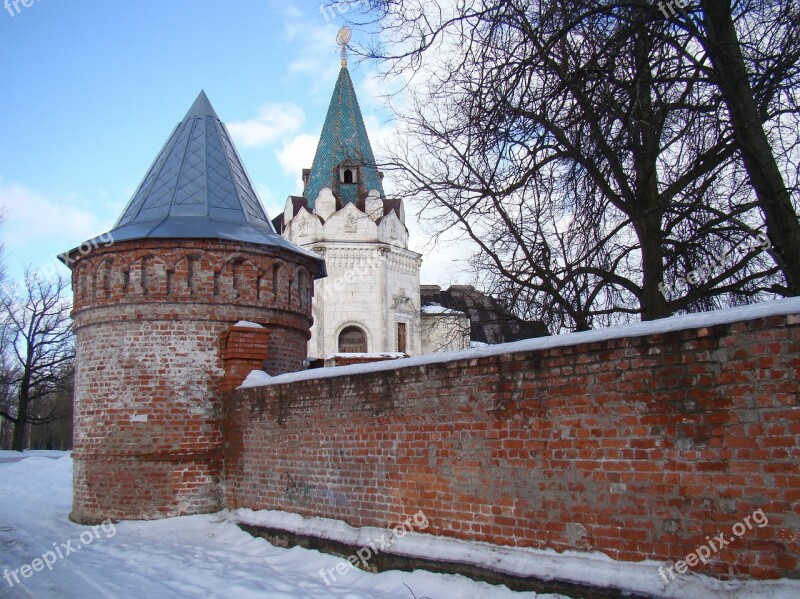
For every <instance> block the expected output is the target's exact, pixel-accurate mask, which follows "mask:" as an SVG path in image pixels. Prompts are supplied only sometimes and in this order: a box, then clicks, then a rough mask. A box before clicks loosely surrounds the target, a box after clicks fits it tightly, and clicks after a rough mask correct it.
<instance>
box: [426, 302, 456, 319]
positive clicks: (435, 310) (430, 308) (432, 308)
mask: <svg viewBox="0 0 800 599" xmlns="http://www.w3.org/2000/svg"><path fill="white" fill-rule="evenodd" d="M422 313H423V314H444V315H450V316H466V314H464V313H463V312H459V311H458V310H451V309H450V308H445V307H444V306H442V305H440V304H428V305H425V306H422Z"/></svg>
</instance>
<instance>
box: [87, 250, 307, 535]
mask: <svg viewBox="0 0 800 599" xmlns="http://www.w3.org/2000/svg"><path fill="white" fill-rule="evenodd" d="M73 258H74V260H75V262H74V264H72V265H71V268H72V270H73V274H72V276H73V280H72V284H73V291H74V308H73V318H74V321H75V324H74V328H75V331H76V335H77V352H78V356H77V360H76V364H77V369H76V375H75V423H74V428H75V445H74V448H75V449H74V452H73V458H74V461H75V477H74V498H73V511H72V514H71V518H72V519H73V520H76V521H78V522H86V523H92V522H99V521H101V520H103V519H105V518H121V519H136V518H157V517H164V516H171V515H179V514H190V513H195V512H207V511H214V510H217V509H220V508H221V507H222V493H221V491H220V473H221V470H222V432H221V429H220V417H221V403H220V393H221V390H224V389H231V388H233V387H234V386H236V385H238V384H239V383H241V381H242V380H243V379H244V377H245V376H246V374H247V372H249V370H252V369H253V368H261V367H262V365H263V358H264V357H265V354H264V353H263V351H262V350H263V348H264V346H265V345H266V344H267V343H268V344H269V348H270V360H269V361H268V364H267V365H268V367H269V368H270V371H271V372H272V373H273V374H275V373H279V372H289V371H294V370H298V369H300V368H301V365H302V361H303V359H304V358H305V355H306V344H307V342H308V338H309V328H310V326H311V294H312V292H313V287H312V280H311V276H310V274H309V273H310V272H313V271H314V269H315V268H316V265H315V263H314V261H313V259H312V258H306V257H303V256H300V255H298V254H294V253H291V252H288V251H285V250H282V249H279V248H274V247H266V246H263V245H255V244H246V243H235V242H225V241H203V240H196V241H192V240H185V239H181V240H170V239H152V240H138V241H128V242H119V243H116V244H114V245H112V246H110V247H108V248H104V247H100V248H97V249H95V250H94V251H92V252H90V253H88V254H86V255H81V256H74V257H73ZM242 319H244V320H249V321H253V322H256V323H260V324H262V325H264V328H263V329H253V328H245V327H235V326H234V327H231V325H232V324H233V323H236V322H237V321H239V320H242ZM229 364H233V365H232V366H231V368H230V369H229V372H228V373H227V375H228V376H227V377H223V375H225V374H226V371H225V367H226V366H228V365H229ZM244 370H246V371H247V372H244V373H243V374H242V373H241V372H240V371H244ZM237 377H239V378H238V379H237Z"/></svg>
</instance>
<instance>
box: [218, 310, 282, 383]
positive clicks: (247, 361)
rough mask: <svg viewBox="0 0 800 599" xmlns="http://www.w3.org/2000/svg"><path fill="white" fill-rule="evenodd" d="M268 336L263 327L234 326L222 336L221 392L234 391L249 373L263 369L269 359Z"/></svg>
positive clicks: (267, 331) (268, 333) (268, 332)
mask: <svg viewBox="0 0 800 599" xmlns="http://www.w3.org/2000/svg"><path fill="white" fill-rule="evenodd" d="M269 335H270V331H269V330H267V329H265V328H263V327H261V328H256V327H247V326H236V325H234V326H232V327H231V328H230V329H228V330H227V331H225V332H224V333H223V334H222V340H221V345H222V362H223V367H224V369H225V375H224V376H223V377H222V385H221V389H222V391H231V390H232V389H235V388H236V387H238V386H239V385H241V384H242V383H243V382H244V380H245V379H246V378H247V375H248V374H250V372H251V371H253V370H261V369H262V368H263V366H264V360H266V359H267V358H268V357H269Z"/></svg>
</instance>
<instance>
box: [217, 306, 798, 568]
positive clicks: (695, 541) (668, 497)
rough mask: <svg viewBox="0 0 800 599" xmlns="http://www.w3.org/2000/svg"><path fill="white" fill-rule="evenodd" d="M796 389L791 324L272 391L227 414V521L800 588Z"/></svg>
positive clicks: (750, 325) (788, 319)
mask: <svg viewBox="0 0 800 599" xmlns="http://www.w3.org/2000/svg"><path fill="white" fill-rule="evenodd" d="M798 380H800V317H798V316H796V315H795V316H770V317H766V318H758V319H755V320H749V321H745V322H738V323H734V324H726V325H716V326H713V327H708V328H696V329H688V330H682V331H676V332H669V333H660V334H651V335H646V336H640V337H631V338H622V339H612V340H607V341H601V342H595V343H591V344H583V343H582V344H578V345H572V346H566V347H556V348H550V349H541V350H538V351H521V352H516V353H510V354H506V355H499V356H487V357H481V358H475V359H462V360H453V361H450V362H446V363H439V364H428V365H424V366H410V367H405V368H396V369H393V370H384V371H380V372H373V373H364V374H350V375H346V376H337V377H334V378H319V379H314V380H303V381H297V382H293V383H286V384H280V382H279V381H276V382H275V383H274V384H270V385H267V386H264V387H258V388H252V389H244V390H236V391H234V392H232V393H230V394H227V395H226V396H225V398H224V400H223V404H224V405H223V407H224V435H225V450H224V453H225V466H224V478H225V485H224V487H225V494H226V497H225V502H226V504H227V505H228V507H231V508H238V507H249V508H253V509H276V510H286V511H290V512H297V513H300V514H303V515H305V516H323V517H327V518H336V519H341V520H344V521H346V522H348V523H349V524H351V525H353V526H365V525H371V526H379V527H380V526H386V525H387V524H388V523H391V522H395V521H396V520H397V519H398V517H399V516H402V515H403V514H406V513H413V512H416V511H418V510H422V511H423V512H424V513H425V515H426V517H427V519H428V521H429V522H430V525H431V526H430V528H428V529H427V530H426V532H428V533H433V534H437V535H444V536H450V537H457V538H460V539H467V540H478V541H487V542H490V543H496V544H501V545H517V546H526V547H537V548H552V549H555V550H559V551H561V550H565V549H574V550H585V551H593V550H597V551H601V552H603V553H606V554H608V555H609V556H611V557H613V558H616V559H620V560H632V561H637V560H640V559H643V558H652V559H657V560H669V561H677V560H684V559H685V558H686V556H687V555H688V554H689V553H690V552H694V551H695V550H696V549H697V548H698V547H700V546H702V545H706V546H708V539H707V537H708V538H710V539H712V540H713V539H714V538H715V537H716V536H717V535H718V534H719V533H724V535H725V538H726V539H730V538H733V540H732V541H730V542H729V543H728V544H727V546H725V547H721V548H719V551H715V552H712V555H711V556H710V558H708V564H705V565H704V564H702V563H698V564H697V565H695V566H694V567H693V568H692V569H693V570H694V571H696V572H703V573H707V574H710V575H714V576H718V577H721V578H727V577H729V576H743V577H757V578H772V577H778V576H788V577H796V576H797V571H798V558H800V471H798V461H800V383H798ZM756 510H763V514H764V516H765V517H766V518H767V520H768V523H766V524H765V523H764V521H763V520H761V519H760V517H758V518H756V519H755V520H756V522H754V518H753V517H752V514H753V513H754V512H755V511H756ZM746 518H747V520H748V521H749V522H750V523H751V526H750V527H749V528H747V529H746V530H745V531H744V532H743V534H742V535H741V536H740V537H735V538H734V534H733V532H732V531H741V526H743V524H742V523H743V522H744V521H745V519H746ZM754 524H757V525H754ZM737 525H739V526H737ZM762 525H763V526H762ZM717 544H719V543H717ZM717 544H715V545H717Z"/></svg>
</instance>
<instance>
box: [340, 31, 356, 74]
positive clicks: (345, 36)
mask: <svg viewBox="0 0 800 599" xmlns="http://www.w3.org/2000/svg"><path fill="white" fill-rule="evenodd" d="M352 36H353V31H352V29H350V28H349V27H348V26H347V25H345V26H344V27H342V28H341V29H340V30H339V33H337V34H336V43H337V44H339V45H340V46H341V47H342V67H346V66H347V44H349V43H350V38H351V37H352Z"/></svg>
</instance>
